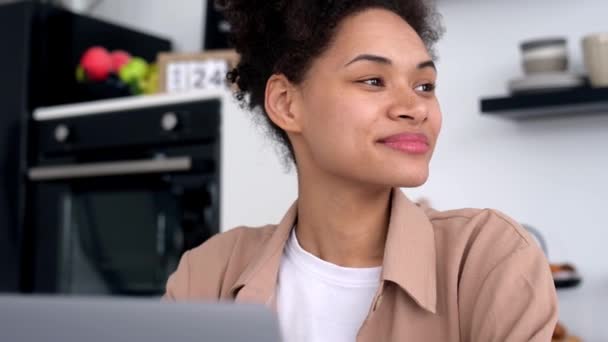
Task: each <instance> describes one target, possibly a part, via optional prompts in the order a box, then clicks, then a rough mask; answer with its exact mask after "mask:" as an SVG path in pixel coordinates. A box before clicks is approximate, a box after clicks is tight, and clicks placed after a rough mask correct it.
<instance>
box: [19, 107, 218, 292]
mask: <svg viewBox="0 0 608 342" xmlns="http://www.w3.org/2000/svg"><path fill="white" fill-rule="evenodd" d="M220 108H221V103H220V101H219V100H218V99H217V98H206V99H204V98H201V96H200V95H196V96H191V95H190V96H183V95H178V96H170V95H158V96H152V97H143V98H136V99H121V100H110V101H100V102H97V103H91V104H85V105H68V106H62V107H56V108H47V109H41V110H39V111H37V112H36V113H35V115H34V119H33V120H32V121H31V122H30V123H29V128H28V135H29V137H28V168H27V179H28V181H27V186H26V189H27V190H26V196H25V197H26V205H25V207H26V209H25V224H24V227H23V230H22V234H21V236H22V238H21V257H22V263H21V284H20V286H21V290H22V291H23V292H26V293H62V294H85V295H97V294H99V295H133V296H140V295H142V296H155V295H160V294H162V293H163V291H164V286H165V282H166V280H167V277H168V276H169V274H170V273H171V272H172V271H173V270H174V269H175V267H176V265H177V262H178V260H179V257H180V256H181V254H182V253H183V252H184V251H186V250H188V249H190V248H192V247H195V246H197V245H199V244H200V243H202V242H204V241H205V240H206V239H208V238H209V237H210V236H212V235H213V234H216V233H217V232H218V231H219V203H220V179H219V177H220Z"/></svg>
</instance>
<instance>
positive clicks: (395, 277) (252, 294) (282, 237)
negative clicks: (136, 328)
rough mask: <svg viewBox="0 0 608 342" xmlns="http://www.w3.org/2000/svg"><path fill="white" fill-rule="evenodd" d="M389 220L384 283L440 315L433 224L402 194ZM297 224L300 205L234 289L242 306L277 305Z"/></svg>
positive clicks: (398, 192)
mask: <svg viewBox="0 0 608 342" xmlns="http://www.w3.org/2000/svg"><path fill="white" fill-rule="evenodd" d="M390 215H391V216H390V220H389V228H388V234H387V241H386V246H385V251H384V265H383V270H382V277H383V280H384V281H390V282H393V283H395V284H397V285H398V286H399V287H400V288H401V289H403V290H404V291H405V292H407V293H408V294H409V295H410V296H411V297H412V298H413V300H414V301H415V302H416V303H417V304H418V305H420V306H421V307H422V308H424V309H425V310H427V311H430V312H432V313H436V306H437V279H436V253H435V236H434V231H433V227H432V225H431V222H430V221H429V219H428V217H427V216H426V214H425V213H424V211H423V210H422V209H421V208H419V207H418V206H417V205H416V204H414V203H413V202H411V201H410V200H409V199H408V198H407V197H406V196H405V194H403V192H401V190H399V189H393V191H392V195H391V214H390ZM296 218H297V201H296V202H295V203H294V204H293V205H292V206H291V207H290V208H289V210H288V211H287V213H286V214H285V216H284V217H283V219H282V220H281V222H280V223H279V225H278V226H277V228H276V230H275V231H274V232H273V233H272V235H271V236H270V238H269V240H268V241H267V242H266V243H265V245H264V248H263V249H261V251H260V253H259V254H258V256H257V257H256V258H254V259H253V260H252V262H251V263H249V265H248V266H247V267H246V269H245V271H244V272H243V273H242V274H241V276H240V277H239V279H238V280H237V282H236V283H235V285H234V286H233V287H232V289H231V290H232V293H233V295H234V296H235V300H236V301H237V302H255V303H261V302H263V303H266V304H267V305H270V306H274V305H275V297H274V295H275V292H276V282H277V276H278V271H279V266H280V263H281V257H282V255H283V248H284V247H285V244H286V242H287V239H288V238H289V233H290V231H291V229H292V227H293V225H294V224H295V221H296Z"/></svg>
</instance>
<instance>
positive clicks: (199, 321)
mask: <svg viewBox="0 0 608 342" xmlns="http://www.w3.org/2000/svg"><path fill="white" fill-rule="evenodd" d="M279 340H280V339H279V329H278V324H277V322H276V317H275V315H274V314H273V313H272V312H270V311H269V310H268V309H267V308H265V307H263V306H258V305H244V304H238V305H237V304H229V303H225V304H217V303H163V302H159V301H157V300H150V299H130V298H129V299H127V298H125V299H122V298H96V299H93V298H74V297H53V298H51V297H15V296H8V297H2V296H0V341H7V342H8V341H10V342H46V341H48V342H55V341H57V342H72V341H74V342H76V341H86V342H119V341H125V342H136V341H145V342H161V341H162V342H167V341H170V342H195V341H196V342H203V341H205V342H206V341H209V342H212V341H222V342H224V341H227V342H231V341H234V342H245V341H248V342H250V341H253V342H257V341H260V342H261V341H264V342H278V341H279Z"/></svg>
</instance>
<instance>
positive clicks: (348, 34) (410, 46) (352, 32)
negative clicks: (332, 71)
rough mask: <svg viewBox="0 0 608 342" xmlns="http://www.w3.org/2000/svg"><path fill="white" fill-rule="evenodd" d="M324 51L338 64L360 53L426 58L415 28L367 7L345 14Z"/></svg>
mask: <svg viewBox="0 0 608 342" xmlns="http://www.w3.org/2000/svg"><path fill="white" fill-rule="evenodd" d="M326 54H327V56H326V57H329V58H330V59H335V60H336V62H337V63H338V64H339V63H340V62H341V61H343V62H344V63H347V62H348V61H350V60H351V59H352V58H354V57H355V56H357V55H360V54H373V55H379V56H384V57H386V58H388V59H390V60H391V61H393V62H395V63H399V62H407V63H420V62H422V61H423V60H428V59H430V55H429V53H428V50H427V48H426V46H425V44H424V42H423V41H422V39H421V38H420V36H419V35H418V34H417V33H416V31H415V30H414V29H413V28H412V27H411V26H410V25H409V24H408V23H407V22H406V21H405V20H403V19H402V18H401V17H400V16H398V15H397V14H395V13H393V12H390V11H388V10H383V9H368V10H365V11H362V12H359V13H357V14H354V15H352V16H349V17H347V18H345V19H344V20H343V21H342V22H341V23H340V25H339V26H338V28H337V30H336V33H335V36H334V37H333V39H332V42H331V44H330V46H329V47H328V49H327V51H326ZM338 60H341V61H338ZM410 60H412V61H410Z"/></svg>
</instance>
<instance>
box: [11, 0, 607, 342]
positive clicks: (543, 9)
mask: <svg viewBox="0 0 608 342" xmlns="http://www.w3.org/2000/svg"><path fill="white" fill-rule="evenodd" d="M65 3H66V5H68V6H70V7H71V8H72V9H73V10H75V11H80V12H83V11H86V12H87V15H91V16H93V17H96V18H99V19H103V20H106V21H108V22H113V23H117V24H120V25H124V26H126V27H131V28H135V29H138V30H141V31H143V32H146V33H150V34H155V35H159V36H162V37H167V38H169V39H171V41H172V42H173V46H174V48H175V50H177V51H181V52H193V51H198V50H200V48H201V42H202V40H203V37H204V18H205V8H206V2H205V1H199V0H179V1H171V2H170V4H169V2H168V1H163V0H129V1H116V0H105V1H86V0H72V1H66V2H65ZM438 6H439V11H440V13H441V14H442V16H443V23H444V26H445V27H446V34H445V35H444V37H443V39H442V40H441V41H440V42H439V44H438V48H437V51H438V55H439V63H438V69H439V88H438V96H439V99H440V103H441V105H442V108H443V113H444V126H443V132H442V136H441V138H440V142H439V145H438V148H437V150H436V154H435V156H434V160H433V163H432V167H431V177H430V179H429V181H428V182H427V184H425V185H424V186H423V187H421V188H419V189H409V190H407V191H406V192H407V193H408V194H409V195H410V197H411V198H413V199H418V198H422V197H424V198H427V199H428V200H429V201H430V202H431V204H432V205H433V206H434V207H436V208H438V209H442V210H443V209H450V208H458V207H492V208H498V209H500V210H501V211H503V212H505V213H507V214H508V215H510V216H512V217H513V218H515V219H516V220H518V221H519V222H521V223H525V224H528V225H530V226H532V227H534V228H536V229H537V230H538V231H539V232H540V233H541V234H542V236H543V237H544V239H545V240H546V243H547V247H548V256H549V260H550V261H551V262H552V263H571V264H572V265H574V266H576V268H577V269H578V273H579V274H581V275H582V278H583V281H582V284H581V286H579V287H577V288H574V289H566V290H560V291H559V296H560V301H561V315H560V316H561V317H560V318H561V320H562V321H563V322H565V324H566V325H567V326H568V328H569V329H570V330H571V331H572V332H573V333H575V334H577V335H579V336H581V337H583V338H584V340H586V341H604V340H606V339H608V328H607V327H606V325H605V324H604V323H603V322H602V319H601V317H604V316H605V315H606V314H607V313H608V261H607V260H608V248H606V247H605V246H606V243H607V241H608V233H607V231H608V230H607V229H608V227H607V226H606V220H605V219H604V211H605V210H606V205H608V179H606V176H605V174H606V170H608V153H607V152H606V151H605V149H606V148H607V147H608V108H607V109H606V112H599V113H576V114H572V115H563V116H559V117H544V118H543V117H541V118H537V119H533V120H525V121H516V120H511V119H506V118H504V117H501V116H500V115H488V114H485V113H481V112H480V99H481V98H486V97H495V96H506V95H507V94H508V89H507V82H508V81H509V80H510V79H512V78H514V77H519V76H522V75H523V71H522V67H521V52H520V50H519V45H520V43H521V42H522V41H524V40H528V39H532V38H543V37H563V38H566V39H567V41H568V52H569V60H570V71H573V72H575V73H581V74H583V73H585V69H584V65H583V56H582V47H581V39H582V37H583V36H585V35H587V34H590V33H595V32H601V31H606V30H608V29H607V28H606V25H605V22H606V13H608V1H605V0H581V1H576V2H573V1H569V0H528V1H525V0H510V1H502V0H439V1H438ZM3 53H4V52H3ZM220 96H221V97H222V99H223V100H224V103H223V106H224V107H223V111H222V131H221V139H222V140H221V145H222V176H221V189H222V196H221V203H220V222H221V227H220V228H221V230H222V231H225V230H228V229H230V228H232V227H235V226H237V225H243V224H246V225H261V224H266V223H269V222H277V221H278V220H279V219H280V217H281V215H282V214H283V213H284V211H285V210H286V209H287V207H288V206H289V205H290V204H291V202H292V201H293V200H294V198H295V196H296V182H295V175H294V173H293V171H289V172H288V171H287V170H286V168H285V167H284V165H283V164H282V161H281V160H280V158H279V157H278V156H277V153H275V150H274V146H273V145H272V143H271V142H270V141H269V140H268V139H267V138H265V136H264V134H263V131H262V129H261V128H260V127H258V126H256V124H255V123H253V122H252V121H251V120H250V115H249V114H248V113H246V112H243V111H242V110H241V109H239V107H238V105H237V104H235V103H234V102H233V101H232V100H231V97H230V95H229V94H228V92H227V91H224V92H222V93H221V94H220ZM260 194H263V197H260Z"/></svg>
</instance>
